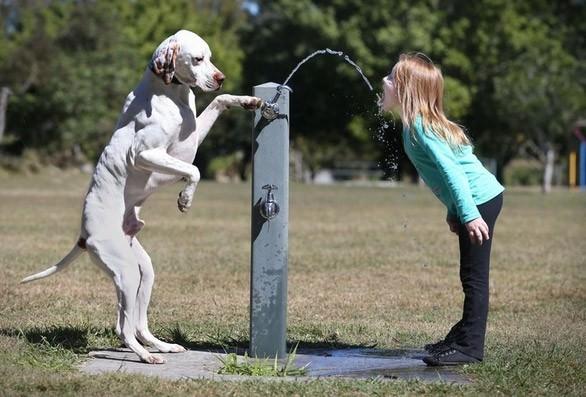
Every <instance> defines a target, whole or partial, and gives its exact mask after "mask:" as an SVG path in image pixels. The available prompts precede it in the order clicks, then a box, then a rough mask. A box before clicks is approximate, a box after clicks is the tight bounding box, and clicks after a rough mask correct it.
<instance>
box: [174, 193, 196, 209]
mask: <svg viewBox="0 0 586 397" xmlns="http://www.w3.org/2000/svg"><path fill="white" fill-rule="evenodd" d="M192 201H193V195H190V194H188V193H186V192H185V190H182V191H181V192H180V193H179V197H177V208H179V211H181V212H183V213H185V212H187V210H189V208H191V202H192Z"/></svg>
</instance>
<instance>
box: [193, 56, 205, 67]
mask: <svg viewBox="0 0 586 397" xmlns="http://www.w3.org/2000/svg"><path fill="white" fill-rule="evenodd" d="M201 61H203V57H194V58H193V64H194V65H195V64H196V63H200V62H201Z"/></svg>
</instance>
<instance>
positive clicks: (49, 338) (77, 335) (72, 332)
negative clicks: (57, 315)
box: [0, 326, 117, 354]
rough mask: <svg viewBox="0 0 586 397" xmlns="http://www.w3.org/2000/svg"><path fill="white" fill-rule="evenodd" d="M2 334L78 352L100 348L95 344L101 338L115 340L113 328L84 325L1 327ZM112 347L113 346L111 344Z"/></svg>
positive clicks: (83, 352)
mask: <svg viewBox="0 0 586 397" xmlns="http://www.w3.org/2000/svg"><path fill="white" fill-rule="evenodd" d="M0 335H4V336H9V337H14V338H22V339H24V340H26V341H27V342H28V343H30V344H32V345H44V346H51V347H61V348H63V349H66V350H70V351H72V352H73V353H76V354H85V353H88V352H89V351H90V350H93V349H96V348H99V346H93V344H95V342H96V341H99V340H107V341H111V340H115V339H117V336H116V333H115V332H114V329H113V328H92V327H83V326H56V327H48V328H37V327H35V328H28V329H14V328H9V329H0ZM110 347H111V346H110Z"/></svg>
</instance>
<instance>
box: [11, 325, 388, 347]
mask: <svg viewBox="0 0 586 397" xmlns="http://www.w3.org/2000/svg"><path fill="white" fill-rule="evenodd" d="M162 334H163V335H164V337H163V338H162V339H163V340H165V341H166V342H169V343H176V344H179V345H182V346H184V347H185V348H187V349H189V350H195V351H205V352H217V353H224V352H226V353H243V352H245V351H248V349H249V344H250V341H249V339H248V338H246V337H237V338H234V337H232V336H230V335H226V334H224V333H218V334H216V335H213V334H208V335H204V338H203V340H195V338H193V337H191V336H190V335H189V334H188V333H187V332H185V331H184V330H183V329H181V327H179V326H174V327H172V328H166V329H164V330H163V332H162ZM0 335H4V336H9V337H13V338H22V339H24V340H26V341H27V342H28V343H30V344H32V345H39V346H40V345H43V346H51V347H59V348H63V349H66V350H69V351H71V352H73V353H76V354H87V353H89V352H90V351H92V350H115V349H117V348H119V347H122V346H123V345H122V344H121V342H120V340H119V339H118V336H117V335H116V332H115V330H114V328H106V327H104V328H97V327H85V326H55V327H47V328H39V327H34V328H28V329H27V328H24V329H18V328H7V329H0ZM295 346H297V351H298V352H303V351H312V350H321V349H323V350H327V349H357V348H360V349H364V348H369V349H372V348H374V347H376V345H372V344H370V345H365V344H348V343H342V342H340V341H338V340H336V339H331V338H327V337H326V338H324V340H318V341H315V340H312V341H307V340H296V341H293V340H289V341H287V351H292V350H293V349H294V348H295Z"/></svg>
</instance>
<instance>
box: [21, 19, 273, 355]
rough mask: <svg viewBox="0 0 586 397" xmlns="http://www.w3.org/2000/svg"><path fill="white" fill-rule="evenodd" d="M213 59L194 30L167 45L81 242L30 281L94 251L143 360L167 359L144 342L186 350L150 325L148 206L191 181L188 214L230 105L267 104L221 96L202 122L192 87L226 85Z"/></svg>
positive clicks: (111, 155)
mask: <svg viewBox="0 0 586 397" xmlns="http://www.w3.org/2000/svg"><path fill="white" fill-rule="evenodd" d="M210 58H211V52H210V48H209V46H208V45H207V43H206V42H205V41H204V40H202V39H201V38H200V37H199V36H197V35H196V34H195V33H192V32H189V31H186V30H181V31H179V32H177V33H175V34H174V35H173V36H171V37H169V38H167V39H166V40H165V41H163V42H162V43H161V44H160V45H159V47H158V48H157V49H156V51H155V52H154V54H153V58H152V60H151V62H150V64H149V67H148V68H147V69H146V71H145V72H144V75H143V77H142V80H141V81H140V83H139V84H138V86H137V87H136V88H135V89H134V91H132V92H131V93H130V94H129V95H128V97H127V98H126V102H125V104H124V108H123V110H122V115H121V116H120V119H119V121H118V124H117V126H116V131H115V132H114V134H113V135H112V138H111V140H110V143H109V144H108V145H107V146H106V148H105V149H104V151H103V153H102V155H101V156H100V159H99V161H98V164H97V166H96V169H95V171H94V174H93V176H92V181H91V184H90V187H89V190H88V193H87V196H86V198H85V203H84V206H83V213H82V221H81V233H80V236H79V240H78V242H77V244H76V245H75V246H74V247H73V249H72V250H71V251H70V252H69V253H68V254H67V255H66V256H65V258H63V259H62V260H61V261H60V262H59V263H57V264H56V265H55V266H53V267H51V268H49V269H47V270H45V271H43V272H40V273H37V274H35V275H32V276H30V277H27V278H25V279H24V280H22V282H29V281H33V280H37V279H40V278H43V277H47V276H49V275H51V274H53V273H56V272H58V271H59V270H62V269H63V268H64V267H65V266H66V265H68V264H70V263H71V262H72V261H73V260H75V259H76V258H77V257H78V256H79V255H80V254H81V253H82V252H83V250H84V249H85V250H87V252H88V253H89V255H90V257H91V259H92V260H93V261H94V262H95V263H96V264H98V265H99V266H100V267H102V268H103V269H104V270H105V271H106V272H107V273H108V274H109V275H110V276H111V277H112V280H113V281H114V284H115V286H116V291H117V295H118V320H117V323H116V333H117V334H118V336H119V337H120V338H121V339H122V341H123V342H124V343H125V344H126V346H128V347H129V348H130V349H132V351H134V352H135V353H136V354H138V356H139V357H140V359H141V360H142V361H145V362H147V363H151V364H159V363H164V362H165V360H164V359H163V358H162V357H160V356H157V355H153V354H151V353H149V352H148V351H147V350H146V349H145V348H144V347H143V346H142V345H141V343H139V341H140V342H142V343H143V344H145V345H150V346H153V347H154V348H156V349H157V350H159V351H161V352H182V351H185V349H184V348H183V347H182V346H179V345H175V344H169V343H165V342H163V341H161V340H159V339H157V338H155V337H154V336H153V335H152V334H151V332H150V331H149V328H148V324H147V309H148V305H149V301H150V297H151V289H152V286H153V282H154V272H153V266H152V263H151V259H150V257H149V255H148V254H147V253H146V252H145V250H144V249H143V248H142V246H141V245H140V243H139V242H138V240H137V238H136V234H137V233H138V232H139V231H140V230H141V228H142V227H143V226H144V222H143V221H142V220H141V219H140V218H139V211H140V207H141V206H142V205H143V203H144V202H145V200H146V199H147V198H148V197H149V196H150V195H151V194H152V193H153V192H154V191H155V190H157V188H159V187H160V186H163V185H167V184H170V183H174V182H177V181H179V180H181V179H183V180H185V181H186V185H185V187H184V189H183V190H182V191H181V193H179V197H178V199H177V205H178V207H179V210H180V211H182V212H185V211H186V210H187V209H189V207H190V206H191V202H192V199H193V194H194V193H195V190H196V187H197V184H198V182H199V179H200V174H199V170H198V169H197V167H195V166H194V165H192V162H193V160H194V158H195V153H196V151H197V148H198V146H199V145H200V144H201V142H202V141H203V140H204V138H205V137H206V135H207V134H208V132H209V130H210V128H211V127H212V125H213V124H214V122H215V121H216V119H217V118H218V116H219V115H220V113H222V112H223V111H224V110H226V109H227V108H229V107H230V106H235V105H238V106H241V107H244V108H246V109H249V110H253V109H256V108H258V107H259V106H260V104H261V100H260V99H259V98H256V97H250V96H233V95H218V96H217V97H216V98H215V99H214V100H213V101H212V102H211V103H210V104H209V106H208V107H207V108H206V109H205V110H204V111H203V113H201V114H200V115H199V116H198V117H196V109H195V95H194V93H193V91H192V90H193V89H195V87H199V88H200V89H201V90H203V91H214V90H218V89H219V88H220V87H221V85H222V83H223V81H224V75H223V74H222V73H221V72H220V71H219V70H218V69H217V68H216V67H215V66H214V65H213V64H212V63H211V61H210Z"/></svg>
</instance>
